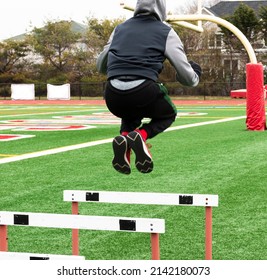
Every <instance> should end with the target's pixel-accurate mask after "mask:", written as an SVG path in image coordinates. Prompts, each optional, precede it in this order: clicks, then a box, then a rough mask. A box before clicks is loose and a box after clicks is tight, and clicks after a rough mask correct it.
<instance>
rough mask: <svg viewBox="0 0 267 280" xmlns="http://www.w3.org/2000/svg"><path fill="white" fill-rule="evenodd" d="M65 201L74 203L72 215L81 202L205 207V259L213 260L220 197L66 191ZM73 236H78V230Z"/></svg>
mask: <svg viewBox="0 0 267 280" xmlns="http://www.w3.org/2000/svg"><path fill="white" fill-rule="evenodd" d="M63 199H64V201H70V202H72V214H79V206H78V203H79V202H102V203H123V204H146V205H174V206H202V207H205V220H206V222H205V259H206V260H211V259H212V207H217V206H218V201H219V198H218V195H211V194H175V193H148V192H115V191H114V192H113V191H94V190H89V191H82V190H65V191H64V192H63ZM73 235H74V236H78V230H73ZM158 238H159V236H158V234H153V235H151V243H152V244H153V242H155V243H156V244H157V243H158V242H159V241H158ZM76 239H77V237H76ZM77 246H78V245H77ZM77 246H76V247H77Z"/></svg>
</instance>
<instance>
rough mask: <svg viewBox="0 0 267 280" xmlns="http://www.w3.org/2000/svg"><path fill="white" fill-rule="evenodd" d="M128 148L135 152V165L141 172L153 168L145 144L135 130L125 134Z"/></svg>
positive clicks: (147, 171) (149, 170) (146, 171)
mask: <svg viewBox="0 0 267 280" xmlns="http://www.w3.org/2000/svg"><path fill="white" fill-rule="evenodd" d="M126 138H127V142H128V145H129V148H131V149H133V151H134V153H135V156H136V158H135V166H136V168H137V169H138V171H140V172H142V173H149V172H151V171H152V170H153V161H152V156H151V154H150V152H149V151H148V148H147V145H146V143H145V141H144V140H143V138H142V136H141V135H140V134H139V133H138V132H137V131H132V132H130V133H129V134H128V135H127V136H126Z"/></svg>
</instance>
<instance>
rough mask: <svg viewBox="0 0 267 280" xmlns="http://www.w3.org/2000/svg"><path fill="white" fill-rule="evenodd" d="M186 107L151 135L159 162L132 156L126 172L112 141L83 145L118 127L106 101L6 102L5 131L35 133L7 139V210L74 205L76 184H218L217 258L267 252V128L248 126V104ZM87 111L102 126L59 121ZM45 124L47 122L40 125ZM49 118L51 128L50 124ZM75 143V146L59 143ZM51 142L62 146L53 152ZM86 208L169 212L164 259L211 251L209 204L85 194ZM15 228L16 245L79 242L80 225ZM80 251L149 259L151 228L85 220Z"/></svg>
mask: <svg viewBox="0 0 267 280" xmlns="http://www.w3.org/2000/svg"><path fill="white" fill-rule="evenodd" d="M177 108H178V112H179V114H180V116H179V117H178V118H177V120H176V122H175V123H174V124H173V125H172V127H171V129H172V130H170V131H166V132H165V133H162V134H161V135H159V136H157V137H156V138H154V139H152V140H150V141H149V142H150V143H151V144H152V149H151V153H152V155H153V159H154V171H153V172H152V173H149V174H141V173H139V172H138V171H137V170H136V169H135V168H134V165H132V173H131V174H130V175H123V174H120V173H117V172H116V171H115V170H113V168H112V165H111V160H112V157H113V152H112V148H111V142H108V143H106V144H101V145H94V146H91V147H90V146H88V147H85V148H78V147H79V146H77V145H78V144H81V143H89V142H92V141H97V140H103V139H111V138H113V137H114V136H116V135H117V134H118V128H119V125H118V123H117V122H116V119H114V118H112V120H113V122H114V123H113V124H107V123H106V122H105V120H106V119H109V118H110V116H109V115H108V114H107V112H108V111H107V109H106V108H105V107H104V106H86V105H83V106H74V105H73V106H71V105H69V106H55V105H54V106H48V105H43V106H15V105H13V106H8V105H5V106H0V129H1V131H0V134H20V135H34V137H32V138H25V139H21V140H15V141H4V142H1V141H0V168H1V171H0V172H1V188H0V211H20V212H24V211H25V212H45V213H62V214H63V213H64V214H69V213H71V204H70V203H68V202H63V190H67V189H77V190H99V191H100V190H105V191H131V192H135V191H136V192H162V193H165V192H166V193H187V194H191V193H192V194H194V193H196V194H197V193H198V194H218V195H219V207H218V208H214V209H213V258H214V259H219V260H232V259H233V260H266V259H267V249H266V245H265V244H266V236H267V234H266V233H267V216H266V213H267V210H266V177H267V175H266V174H267V163H266V155H267V136H266V132H255V131H253V132H252V131H247V130H246V125H245V114H246V108H245V107H243V106H237V107H234V106H208V105H205V106H204V105H201V106H190V107H188V106H181V107H179V106H178V107H177ZM185 113H187V114H185ZM200 113H201V114H200ZM92 114H93V115H92ZM84 115H85V116H87V117H88V118H89V119H90V122H91V123H90V125H92V126H94V128H91V129H83V130H62V128H59V129H58V130H56V131H54V130H53V128H55V127H56V126H58V125H59V126H66V125H70V123H68V122H66V123H60V122H59V123H58V122H57V121H59V120H62V119H63V120H67V121H68V120H71V125H74V126H75V125H76V126H77V125H79V124H81V123H82V124H84V120H85V119H86V118H83V117H82V116H84ZM75 116H76V118H75ZM229 118H236V119H232V120H229ZM226 119H228V120H229V121H225V120H226ZM51 120H53V121H52V122H51ZM56 120H57V121H56ZM218 120H221V122H215V123H211V121H218ZM94 122H96V123H95V124H93V123H94ZM201 123H202V125H195V126H192V124H201ZM9 125H12V127H8V126H9ZM38 125H39V126H41V127H42V129H41V130H42V131H40V128H39V131H36V130H34V129H33V128H36V127H37V126H38ZM87 125H88V123H87ZM185 125H188V126H185ZM25 126H26V127H28V129H29V128H30V129H29V130H25ZM45 127H49V129H50V130H49V131H44V130H45ZM69 146H73V147H74V148H75V149H71V148H70V150H68V151H65V152H59V151H58V150H56V149H57V148H61V147H69ZM47 150H50V151H51V150H52V153H53V151H54V153H53V154H51V155H46V153H47ZM36 153H37V154H36ZM25 154H27V155H26V156H25V159H23V160H21V158H20V156H21V155H25ZM33 155H36V157H34V156H33ZM27 157H29V158H27ZM132 157H133V160H132V161H133V162H134V155H132ZM9 161H10V162H9ZM80 214H84V215H85V214H88V215H103V216H108V215H110V216H124V217H149V218H162V219H165V220H166V233H165V234H162V235H161V238H160V242H161V259H165V260H175V259H176V260H177V259H184V260H191V259H204V209H203V208H201V207H174V206H145V205H143V206H140V205H129V206H128V205H127V206H126V205H123V204H116V205H114V204H89V203H84V204H82V203H81V204H80ZM8 235H9V251H14V252H15V251H17V252H31V253H50V254H71V252H72V251H71V230H62V229H45V228H31V227H23V226H22V227H13V226H10V227H9V228H8ZM80 254H81V255H83V256H85V257H86V259H94V260H101V259H102V260H109V259H114V260H115V259H117V260H129V259H145V260H146V259H147V260H148V259H150V236H149V234H143V233H126V232H101V231H85V230H82V231H80Z"/></svg>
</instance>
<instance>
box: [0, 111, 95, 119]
mask: <svg viewBox="0 0 267 280" xmlns="http://www.w3.org/2000/svg"><path fill="white" fill-rule="evenodd" d="M91 111H99V109H84V110H75V111H58V112H42V113H30V114H17V115H5V116H0V118H10V117H12V118H13V117H24V116H39V115H57V114H70V113H79V112H83V113H84V112H91Z"/></svg>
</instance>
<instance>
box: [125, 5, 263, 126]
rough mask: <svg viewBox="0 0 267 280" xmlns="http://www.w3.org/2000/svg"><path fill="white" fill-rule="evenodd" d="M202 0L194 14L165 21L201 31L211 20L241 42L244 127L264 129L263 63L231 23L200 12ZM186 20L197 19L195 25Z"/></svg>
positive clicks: (128, 8) (127, 7) (174, 16)
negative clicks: (244, 60) (244, 53)
mask: <svg viewBox="0 0 267 280" xmlns="http://www.w3.org/2000/svg"><path fill="white" fill-rule="evenodd" d="M122 7H123V8H124V9H127V10H130V11H133V10H134V8H133V7H131V6H128V5H122ZM201 9H202V0H198V7H197V14H195V15H169V16H168V17H167V20H166V21H167V22H168V23H170V24H176V25H180V26H183V27H185V28H189V29H192V30H195V31H198V32H203V28H202V21H211V22H214V23H216V24H218V25H222V26H224V27H225V28H227V29H228V30H230V31H231V32H232V33H233V34H234V35H235V36H236V37H237V38H238V39H239V40H240V41H241V43H242V44H243V46H244V48H245V50H246V51H247V53H248V56H249V60H250V63H247V65H246V88H247V94H246V98H247V99H246V101H247V102H246V116H247V118H246V127H247V130H255V131H263V130H266V115H265V100H264V98H265V97H264V81H263V65H262V63H258V62H257V58H256V54H255V52H254V50H253V48H252V46H251V44H250V42H249V41H248V39H247V38H246V36H245V35H244V34H243V33H242V32H241V31H240V30H239V29H238V28H237V27H236V26H234V25H233V24H232V23H230V22H228V21H226V20H224V19H222V18H220V17H217V16H211V15H205V14H201ZM188 21H197V25H195V24H192V23H190V22H188Z"/></svg>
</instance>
